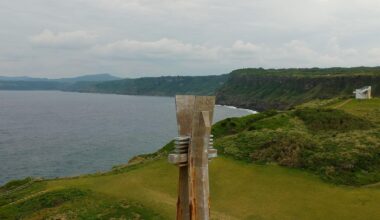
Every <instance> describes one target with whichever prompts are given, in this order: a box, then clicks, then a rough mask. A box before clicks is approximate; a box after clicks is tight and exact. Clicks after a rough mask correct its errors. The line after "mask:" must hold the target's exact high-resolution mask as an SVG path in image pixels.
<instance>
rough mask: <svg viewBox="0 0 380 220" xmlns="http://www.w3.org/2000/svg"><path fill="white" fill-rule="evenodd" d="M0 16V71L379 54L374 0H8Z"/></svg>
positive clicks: (369, 59) (223, 65) (151, 67)
mask: <svg viewBox="0 0 380 220" xmlns="http://www.w3.org/2000/svg"><path fill="white" fill-rule="evenodd" d="M0 25H1V26H2V27H3V28H2V30H0V75H32V76H42V77H62V76H71V75H78V74H84V73H98V72H112V73H116V74H118V75H120V76H125V77H138V76H146V75H149V76H154V75H176V74H189V75H202V74H219V73H226V72H229V71H231V70H232V69H234V68H240V67H260V66H262V67H267V68H269V67H275V68H279V67H314V66H319V67H329V66H357V65H371V66H373V65H379V63H380V42H379V40H378V36H379V35H380V1H377V0H360V1H359V0H287V1H283V0H241V1H226V0H218V1H217V0H192V1H185V0H177V1H174V0H163V1H155V0H66V1H58V0H53V1H52V0H31V1H27V2H25V1H21V0H13V1H2V2H0Z"/></svg>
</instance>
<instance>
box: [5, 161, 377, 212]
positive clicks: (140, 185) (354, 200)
mask: <svg viewBox="0 0 380 220" xmlns="http://www.w3.org/2000/svg"><path fill="white" fill-rule="evenodd" d="M210 180H211V186H210V187H211V211H212V218H213V219H379V218H380V209H379V208H378V204H379V203H380V188H378V187H372V188H353V187H342V186H334V185H331V184H328V183H324V182H322V181H321V180H320V179H319V178H318V177H316V176H313V175H311V174H308V173H306V172H303V171H299V170H295V169H289V168H282V167H279V166H277V165H266V166H260V165H253V164H247V163H243V162H239V161H235V160H232V159H227V158H218V159H216V160H215V161H213V162H212V163H211V167H210ZM176 183H177V168H176V167H174V166H172V165H170V164H168V163H167V162H166V160H163V159H160V160H157V161H151V162H147V163H145V164H143V165H138V168H136V169H127V170H125V171H123V172H121V173H119V174H105V175H94V176H88V177H81V178H75V179H59V180H50V181H44V182H38V183H35V184H36V185H41V186H40V187H39V189H38V190H36V191H34V192H33V193H31V194H30V195H32V197H31V198H29V200H32V199H33V194H36V196H35V197H43V196H44V195H47V194H48V193H49V192H57V191H58V192H59V191H60V190H61V191H62V190H64V189H77V190H78V191H79V192H87V193H84V195H82V196H79V197H78V198H73V200H70V201H64V202H62V204H61V203H57V206H55V205H51V206H49V208H43V207H41V209H36V210H35V211H34V212H33V213H30V212H27V214H28V215H27V216H28V217H29V218H30V219H44V218H46V217H54V216H55V217H57V216H58V217H66V218H67V219H72V218H74V219H75V218H87V219H96V218H98V219H106V218H103V217H102V216H101V215H99V213H97V211H101V212H102V213H103V214H104V212H105V213H107V211H108V212H110V214H111V215H108V217H111V216H115V217H122V216H127V217H128V215H129V214H128V210H119V211H115V210H111V211H110V209H111V208H110V207H118V206H120V207H122V206H123V205H122V204H137V205H135V206H136V207H140V205H138V204H143V207H140V211H142V212H149V214H150V215H147V217H149V219H150V218H153V219H154V218H157V219H174V217H175V203H176ZM41 191H42V192H43V193H42V194H37V193H38V192H41ZM16 200H17V199H16ZM40 200H41V199H40ZM37 201H38V200H37ZM20 204H22V202H21V203H17V202H16V204H13V205H8V206H2V207H1V208H0V217H1V216H2V215H3V216H2V217H3V218H1V219H6V218H5V215H4V213H6V210H10V208H11V207H17V206H20ZM81 209H85V211H83V210H81ZM91 210H92V211H91ZM23 211H24V210H22V209H21V210H18V212H19V213H18V214H19V215H20V214H21V215H22V212H23ZM137 211H138V210H137ZM73 213H77V214H76V215H73ZM78 213H79V214H78ZM135 214H136V213H135ZM9 216H11V214H9ZM70 217H71V218H70ZM140 217H141V219H143V216H142V215H141V214H140ZM26 219H28V218H26ZM127 219H129V218H127ZM131 219H132V218H131ZM137 219H139V218H137Z"/></svg>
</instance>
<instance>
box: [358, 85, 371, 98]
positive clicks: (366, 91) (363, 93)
mask: <svg viewBox="0 0 380 220" xmlns="http://www.w3.org/2000/svg"><path fill="white" fill-rule="evenodd" d="M354 94H355V98H356V99H370V98H372V97H371V86H365V87H363V88H360V89H356V90H355V91H354Z"/></svg>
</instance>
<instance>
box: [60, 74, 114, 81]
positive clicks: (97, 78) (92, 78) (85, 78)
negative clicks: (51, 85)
mask: <svg viewBox="0 0 380 220" xmlns="http://www.w3.org/2000/svg"><path fill="white" fill-rule="evenodd" d="M119 79H121V78H119V77H116V76H113V75H111V74H108V73H101V74H93V75H84V76H78V77H72V78H61V79H55V80H54V81H61V82H105V81H112V80H119Z"/></svg>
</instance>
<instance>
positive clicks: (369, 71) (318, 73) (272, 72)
mask: <svg viewBox="0 0 380 220" xmlns="http://www.w3.org/2000/svg"><path fill="white" fill-rule="evenodd" d="M231 74H232V75H257V76H288V77H290V76H291V77H338V76H359V75H367V76H371V75H372V76H380V67H349V68H348V67H347V68H344V67H332V68H288V69H264V68H245V69H237V70H234V71H232V72H231Z"/></svg>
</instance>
